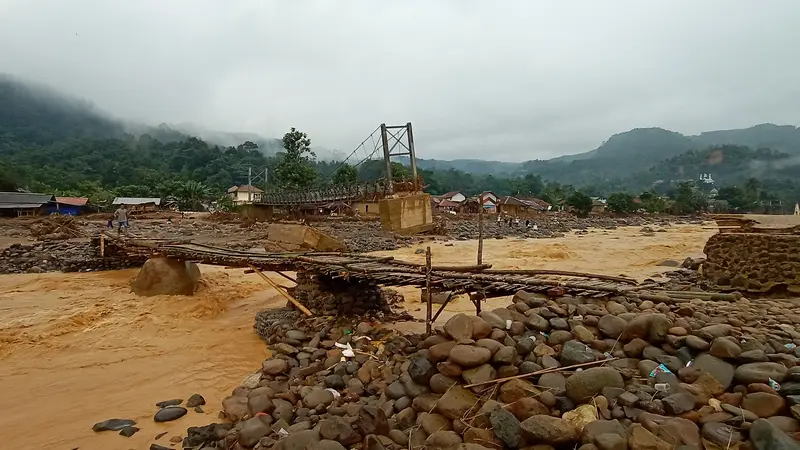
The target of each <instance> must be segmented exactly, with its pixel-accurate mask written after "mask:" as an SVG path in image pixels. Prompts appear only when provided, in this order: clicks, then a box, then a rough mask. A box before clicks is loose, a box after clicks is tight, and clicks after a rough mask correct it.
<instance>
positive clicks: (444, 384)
mask: <svg viewBox="0 0 800 450" xmlns="http://www.w3.org/2000/svg"><path fill="white" fill-rule="evenodd" d="M473 370H474V369H473ZM454 384H458V380H456V379H455V378H450V377H448V376H446V375H443V374H441V373H437V374H435V375H434V376H432V377H431V392H433V393H434V394H444V393H445V392H447V390H448V389H450V387H451V386H453V385H454Z"/></svg>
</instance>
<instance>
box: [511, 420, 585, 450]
mask: <svg viewBox="0 0 800 450" xmlns="http://www.w3.org/2000/svg"><path fill="white" fill-rule="evenodd" d="M520 432H521V435H522V437H523V439H525V440H526V441H527V442H536V443H542V444H550V445H558V444H569V443H572V442H575V441H577V440H578V436H579V434H580V433H579V431H578V429H577V428H575V426H573V425H572V424H571V423H569V422H567V421H566V420H564V419H561V418H558V417H551V416H545V415H539V416H533V417H529V418H527V419H525V420H524V421H523V422H522V423H521V424H520Z"/></svg>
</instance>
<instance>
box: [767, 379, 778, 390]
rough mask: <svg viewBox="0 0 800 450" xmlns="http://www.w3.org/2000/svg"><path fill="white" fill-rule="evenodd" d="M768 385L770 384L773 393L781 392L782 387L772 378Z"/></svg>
mask: <svg viewBox="0 0 800 450" xmlns="http://www.w3.org/2000/svg"><path fill="white" fill-rule="evenodd" d="M767 383H768V384H769V387H771V388H772V390H773V391H775V392H778V391H780V390H781V385H780V384H778V382H777V381H775V380H773V379H772V378H770V379H768V380H767Z"/></svg>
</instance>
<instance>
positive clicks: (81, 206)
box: [46, 197, 96, 216]
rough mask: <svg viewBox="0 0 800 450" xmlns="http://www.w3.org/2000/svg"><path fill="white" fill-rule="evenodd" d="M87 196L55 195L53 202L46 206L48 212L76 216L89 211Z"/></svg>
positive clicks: (90, 208)
mask: <svg viewBox="0 0 800 450" xmlns="http://www.w3.org/2000/svg"><path fill="white" fill-rule="evenodd" d="M92 209H96V208H93V207H92V206H91V205H89V199H88V198H87V197H56V201H55V204H52V205H50V206H47V208H46V211H47V213H48V214H61V215H63V216H78V215H81V214H85V213H87V212H89V211H91V210H92Z"/></svg>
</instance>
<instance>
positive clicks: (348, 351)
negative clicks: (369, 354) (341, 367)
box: [335, 342, 356, 358]
mask: <svg viewBox="0 0 800 450" xmlns="http://www.w3.org/2000/svg"><path fill="white" fill-rule="evenodd" d="M335 345H336V347H338V348H341V349H342V356H344V357H346V358H352V357H354V356H356V352H354V351H353V347H351V346H350V344H349V343H347V344H340V343H338V342H337V343H336V344H335Z"/></svg>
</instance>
